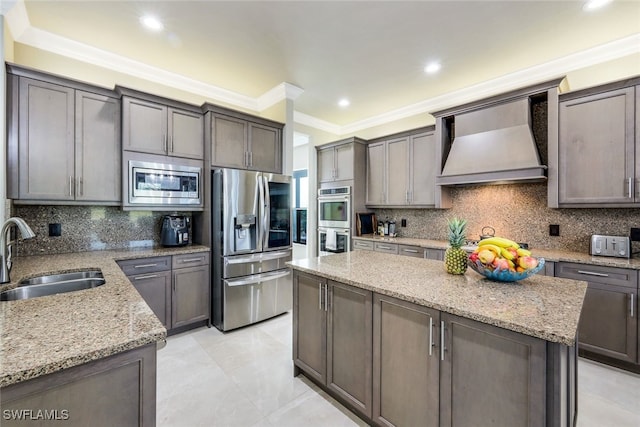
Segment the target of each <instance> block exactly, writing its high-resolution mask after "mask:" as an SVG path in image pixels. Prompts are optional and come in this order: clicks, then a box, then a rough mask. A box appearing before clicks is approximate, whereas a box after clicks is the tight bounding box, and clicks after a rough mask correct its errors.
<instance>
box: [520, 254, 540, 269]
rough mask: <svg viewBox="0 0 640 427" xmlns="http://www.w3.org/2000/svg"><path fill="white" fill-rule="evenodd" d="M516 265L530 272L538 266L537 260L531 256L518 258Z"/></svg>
mask: <svg viewBox="0 0 640 427" xmlns="http://www.w3.org/2000/svg"><path fill="white" fill-rule="evenodd" d="M518 265H519V266H520V267H522V268H524V269H525V270H530V269H532V268H536V267H537V266H538V259H537V258H534V257H532V256H521V257H520V258H518Z"/></svg>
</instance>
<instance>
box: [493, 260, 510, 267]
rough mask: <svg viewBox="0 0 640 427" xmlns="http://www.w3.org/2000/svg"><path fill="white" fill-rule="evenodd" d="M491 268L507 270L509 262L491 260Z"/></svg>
mask: <svg viewBox="0 0 640 427" xmlns="http://www.w3.org/2000/svg"><path fill="white" fill-rule="evenodd" d="M493 266H494V267H495V269H496V270H508V269H509V262H508V261H507V260H506V259H504V258H496V259H494V260H493Z"/></svg>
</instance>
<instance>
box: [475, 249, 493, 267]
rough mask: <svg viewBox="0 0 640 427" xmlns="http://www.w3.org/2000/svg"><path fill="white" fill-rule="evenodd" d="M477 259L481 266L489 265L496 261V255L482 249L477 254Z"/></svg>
mask: <svg viewBox="0 0 640 427" xmlns="http://www.w3.org/2000/svg"><path fill="white" fill-rule="evenodd" d="M478 259H479V260H480V262H481V263H483V264H491V263H492V262H493V260H494V259H496V254H494V253H493V252H492V251H490V250H488V249H483V250H481V251H480V252H478Z"/></svg>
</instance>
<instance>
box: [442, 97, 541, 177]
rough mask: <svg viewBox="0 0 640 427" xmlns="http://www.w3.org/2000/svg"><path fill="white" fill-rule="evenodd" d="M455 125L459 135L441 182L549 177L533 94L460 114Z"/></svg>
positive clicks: (448, 158) (455, 139) (443, 170)
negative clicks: (536, 135)
mask: <svg viewBox="0 0 640 427" xmlns="http://www.w3.org/2000/svg"><path fill="white" fill-rule="evenodd" d="M455 125H456V137H455V138H454V141H453V142H452V146H451V150H450V151H449V153H448V156H447V159H446V162H445V164H444V167H443V169H442V173H441V175H439V176H437V177H436V184H437V185H440V186H454V185H456V186H462V185H474V184H498V183H511V182H543V181H545V180H546V174H545V171H546V169H547V167H546V166H545V165H542V164H541V162H540V156H539V153H538V148H537V145H536V142H535V139H534V137H533V132H532V130H531V113H530V100H529V98H521V99H518V100H512V101H510V102H508V103H503V104H498V105H492V106H490V107H487V108H483V109H478V110H475V111H472V112H466V113H462V114H460V115H456V116H455Z"/></svg>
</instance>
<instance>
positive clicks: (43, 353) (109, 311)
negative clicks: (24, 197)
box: [0, 246, 209, 387]
mask: <svg viewBox="0 0 640 427" xmlns="http://www.w3.org/2000/svg"><path fill="white" fill-rule="evenodd" d="M205 251H209V248H207V247H205V246H186V247H180V248H147V249H134V250H117V251H94V252H79V253H68V254H59V255H37V256H27V257H18V258H15V259H14V264H13V269H12V270H11V279H12V282H11V283H9V284H8V285H3V286H2V287H0V290H5V289H10V288H13V287H15V286H16V284H17V282H19V281H20V280H22V279H25V278H29V277H34V276H38V275H41V274H50V273H62V272H70V271H78V270H85V269H100V270H102V273H103V275H104V278H105V280H106V283H105V284H104V285H102V286H98V287H96V288H93V289H86V290H82V291H76V292H68V293H64V294H58V295H50V296H46V297H40V298H33V299H27V300H21V301H0V334H1V335H0V340H1V341H0V387H4V386H8V385H10V384H15V383H18V382H22V381H26V380H29V379H32V378H36V377H39V376H41V375H46V374H50V373H53V372H56V371H59V370H62V369H66V368H70V367H72V366H76V365H80V364H83V363H86V362H89V361H92V360H97V359H101V358H104V357H107V356H111V355H113V354H116V353H120V352H123V351H126V350H130V349H133V348H136V347H140V346H143V345H146V344H149V343H154V342H157V341H160V340H162V339H164V338H165V337H166V334H167V331H166V329H165V328H164V326H162V324H161V323H160V321H159V320H158V318H157V317H156V316H155V314H153V312H152V311H151V309H150V308H149V306H148V305H147V304H146V303H145V301H144V300H143V299H142V297H141V296H140V294H139V293H138V292H137V291H136V290H135V288H134V287H133V285H132V284H131V282H130V281H129V279H128V278H127V277H126V276H125V275H124V273H123V272H122V270H120V267H118V264H116V261H119V260H125V259H135V258H147V257H154V256H165V255H175V254H184V253H195V252H205Z"/></svg>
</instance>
